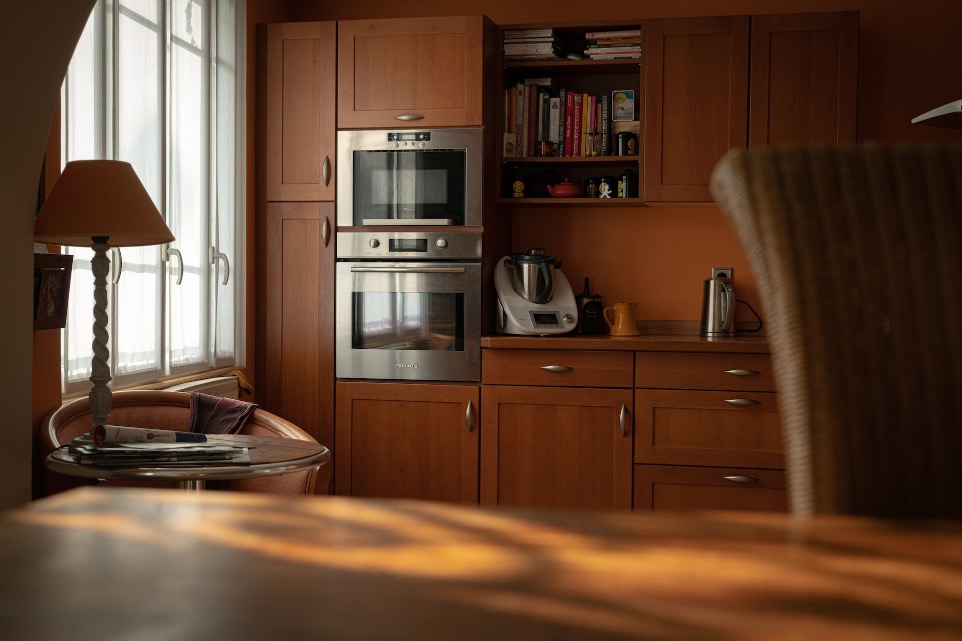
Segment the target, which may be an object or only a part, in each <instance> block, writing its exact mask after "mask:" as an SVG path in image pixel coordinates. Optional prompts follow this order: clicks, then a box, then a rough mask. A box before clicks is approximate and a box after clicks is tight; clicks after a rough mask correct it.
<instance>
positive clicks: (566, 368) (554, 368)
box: [541, 365, 574, 372]
mask: <svg viewBox="0 0 962 641" xmlns="http://www.w3.org/2000/svg"><path fill="white" fill-rule="evenodd" d="M541 369H543V370H544V371H546V372H570V371H571V370H573V369H574V368H573V367H571V366H570V365H542V366H541Z"/></svg>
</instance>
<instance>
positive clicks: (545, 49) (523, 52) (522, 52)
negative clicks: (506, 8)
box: [503, 27, 564, 60]
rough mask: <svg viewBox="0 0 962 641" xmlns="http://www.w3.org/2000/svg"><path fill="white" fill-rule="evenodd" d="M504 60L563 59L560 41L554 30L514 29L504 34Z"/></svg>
mask: <svg viewBox="0 0 962 641" xmlns="http://www.w3.org/2000/svg"><path fill="white" fill-rule="evenodd" d="M503 46H504V59H505V60H557V59H561V58H564V48H563V46H562V42H561V39H560V38H558V36H557V35H555V32H554V29H551V28H550V27H549V28H545V29H514V30H511V31H505V32H504V44H503Z"/></svg>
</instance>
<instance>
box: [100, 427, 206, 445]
mask: <svg viewBox="0 0 962 641" xmlns="http://www.w3.org/2000/svg"><path fill="white" fill-rule="evenodd" d="M93 441H94V445H97V446H100V445H104V444H105V443H205V442H206V441H207V435H206V434H198V433H196V432H178V431H175V430H154V429H146V428H143V427H126V426H122V425H97V426H95V427H94V429H93Z"/></svg>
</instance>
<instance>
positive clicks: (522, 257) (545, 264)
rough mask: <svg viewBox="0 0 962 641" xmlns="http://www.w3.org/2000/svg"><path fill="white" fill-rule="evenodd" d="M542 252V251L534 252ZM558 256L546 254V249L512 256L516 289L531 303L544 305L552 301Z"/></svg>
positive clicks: (512, 270) (511, 264)
mask: <svg viewBox="0 0 962 641" xmlns="http://www.w3.org/2000/svg"><path fill="white" fill-rule="evenodd" d="M532 252H541V253H532ZM558 264H559V261H558V259H557V258H553V257H550V256H546V255H545V254H544V250H534V249H531V250H528V253H525V254H515V255H513V256H511V257H510V262H509V265H510V267H511V268H512V269H511V276H512V282H513V286H514V291H515V293H516V294H518V296H520V297H521V298H523V299H525V300H526V301H528V302H529V303H536V304H538V305H543V304H544V303H547V302H550V301H551V297H552V291H553V287H554V277H555V275H554V272H555V265H558Z"/></svg>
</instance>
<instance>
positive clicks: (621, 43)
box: [585, 29, 641, 60]
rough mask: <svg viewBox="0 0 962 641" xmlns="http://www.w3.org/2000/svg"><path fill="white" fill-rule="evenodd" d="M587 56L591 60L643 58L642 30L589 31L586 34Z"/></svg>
mask: <svg viewBox="0 0 962 641" xmlns="http://www.w3.org/2000/svg"><path fill="white" fill-rule="evenodd" d="M585 41H586V42H587V46H586V47H585V55H586V56H588V58H589V59H590V60H616V59H619V58H640V57H641V30H640V29H621V30H615V31H589V32H588V33H586V34H585Z"/></svg>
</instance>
